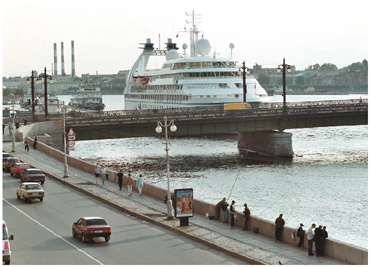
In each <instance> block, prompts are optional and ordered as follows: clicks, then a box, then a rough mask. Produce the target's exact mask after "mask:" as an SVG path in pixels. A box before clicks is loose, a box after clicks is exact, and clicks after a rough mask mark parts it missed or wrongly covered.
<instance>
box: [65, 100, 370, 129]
mask: <svg viewBox="0 0 370 267" xmlns="http://www.w3.org/2000/svg"><path fill="white" fill-rule="evenodd" d="M287 108H288V110H287V112H286V113H284V112H283V111H282V109H283V105H282V104H281V103H265V104H261V105H260V106H259V107H257V108H250V109H240V110H225V109H224V107H223V106H216V107H192V108H172V109H163V110H158V109H154V110H121V111H105V112H99V113H69V114H68V117H67V123H68V124H77V123H78V124H80V125H84V124H91V122H94V123H99V122H100V123H108V122H109V123H111V122H139V121H140V122H148V121H153V120H157V119H159V118H162V117H163V116H167V117H168V118H173V119H176V120H199V119H209V118H222V117H228V118H238V117H245V116H274V115H276V116H281V115H283V114H286V115H291V114H314V113H333V112H353V111H367V109H368V101H367V99H363V100H358V99H356V100H334V101H311V102H295V103H289V104H288V105H287Z"/></svg>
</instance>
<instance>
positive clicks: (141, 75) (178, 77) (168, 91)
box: [124, 12, 269, 109]
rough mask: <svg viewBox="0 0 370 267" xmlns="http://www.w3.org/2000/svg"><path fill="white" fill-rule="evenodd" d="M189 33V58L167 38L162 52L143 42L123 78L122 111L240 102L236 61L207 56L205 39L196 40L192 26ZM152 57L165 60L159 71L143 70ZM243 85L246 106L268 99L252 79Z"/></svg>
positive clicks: (241, 99) (241, 81) (206, 41)
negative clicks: (139, 53)
mask: <svg viewBox="0 0 370 267" xmlns="http://www.w3.org/2000/svg"><path fill="white" fill-rule="evenodd" d="M193 17H194V12H193ZM193 21H194V19H193ZM189 33H190V53H189V55H186V49H187V45H186V44H183V47H182V48H183V49H184V52H183V53H182V54H180V53H178V48H177V46H176V44H175V43H173V42H172V40H171V39H168V41H167V43H166V49H165V50H160V49H155V48H154V44H153V43H152V42H151V40H150V39H147V40H146V43H145V44H144V47H142V49H143V52H142V53H141V55H140V56H139V58H138V59H137V60H136V62H135V64H134V65H133V67H132V69H131V70H130V72H129V74H128V76H127V81H126V88H125V90H124V96H125V109H167V108H178V107H195V106H215V105H224V104H225V103H238V102H243V79H242V73H241V71H240V68H239V67H238V66H237V64H236V62H235V61H232V60H230V59H225V58H218V57H216V56H215V55H214V56H209V53H210V50H211V45H210V43H209V41H208V40H207V39H204V38H200V39H198V34H199V31H198V29H197V26H196V25H195V23H193V24H192V25H191V28H190V30H189ZM230 48H232V46H231V47H230ZM153 56H162V57H165V62H164V64H163V66H162V68H160V69H148V68H147V66H148V62H149V59H150V57H153ZM246 86H247V94H246V101H247V102H248V103H250V104H252V105H256V104H258V103H261V102H267V101H268V100H269V97H268V95H267V93H266V91H265V90H264V89H263V88H262V86H261V85H260V84H259V83H258V81H257V80H256V79H255V78H254V77H252V76H249V75H247V77H246Z"/></svg>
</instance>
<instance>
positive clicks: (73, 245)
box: [3, 198, 103, 265]
mask: <svg viewBox="0 0 370 267" xmlns="http://www.w3.org/2000/svg"><path fill="white" fill-rule="evenodd" d="M3 201H5V202H6V203H7V204H8V205H9V206H11V207H13V208H14V209H16V210H17V211H19V212H20V213H22V214H23V215H24V216H26V217H27V218H28V219H30V220H31V221H33V222H34V223H37V224H38V225H40V226H41V227H42V228H44V229H45V230H47V231H48V232H50V233H51V234H53V235H54V236H56V237H58V238H60V239H61V240H63V241H64V242H65V243H67V244H68V245H70V246H71V247H73V248H75V249H76V250H77V251H79V252H81V253H82V254H85V255H86V256H87V257H88V258H90V259H92V260H93V261H95V262H96V263H98V264H99V265H103V263H102V262H101V261H99V260H98V259H97V258H95V257H93V256H91V255H90V254H89V253H87V252H86V251H85V250H83V249H81V248H79V247H77V246H76V245H75V244H73V243H71V242H69V241H68V240H66V239H65V238H64V237H62V236H61V235H59V234H57V233H56V232H54V231H53V230H51V229H50V228H48V227H47V226H45V225H43V224H42V223H40V222H39V221H37V220H36V219H34V218H33V217H31V216H30V215H28V214H27V213H25V212H24V211H23V210H21V209H19V208H17V207H16V206H14V205H13V204H11V203H10V202H9V201H7V200H6V199H4V198H3Z"/></svg>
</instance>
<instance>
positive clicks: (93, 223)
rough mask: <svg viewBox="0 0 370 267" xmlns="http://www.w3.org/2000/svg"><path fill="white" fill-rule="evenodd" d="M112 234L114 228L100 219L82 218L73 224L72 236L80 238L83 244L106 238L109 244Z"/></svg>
mask: <svg viewBox="0 0 370 267" xmlns="http://www.w3.org/2000/svg"><path fill="white" fill-rule="evenodd" d="M111 233H112V227H111V226H109V225H108V223H107V222H106V221H105V220H104V219H103V218H100V217H82V218H80V219H78V221H77V222H75V223H73V226H72V236H73V238H80V239H81V240H82V242H88V241H91V240H92V239H93V238H95V237H104V238H105V242H108V241H109V239H110V235H111Z"/></svg>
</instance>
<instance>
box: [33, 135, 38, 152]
mask: <svg viewBox="0 0 370 267" xmlns="http://www.w3.org/2000/svg"><path fill="white" fill-rule="evenodd" d="M33 149H37V136H35V138H33Z"/></svg>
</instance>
